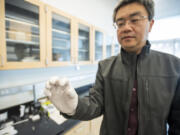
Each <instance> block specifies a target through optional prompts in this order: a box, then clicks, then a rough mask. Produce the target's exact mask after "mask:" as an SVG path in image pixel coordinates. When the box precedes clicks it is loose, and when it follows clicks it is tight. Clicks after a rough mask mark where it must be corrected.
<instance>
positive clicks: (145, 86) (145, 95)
mask: <svg viewBox="0 0 180 135" xmlns="http://www.w3.org/2000/svg"><path fill="white" fill-rule="evenodd" d="M136 59H137V55H136V54H130V53H127V52H125V51H124V50H123V49H121V53H120V54H119V55H118V56H113V57H111V58H108V59H106V60H103V61H100V62H99V66H98V71H97V76H96V81H95V85H94V87H93V88H91V89H90V93H89V96H88V97H84V98H79V99H78V107H77V109H76V114H75V115H74V116H67V115H64V116H65V117H67V118H73V119H79V120H91V119H93V118H96V117H98V116H100V115H103V121H102V125H101V129H100V135H127V128H128V127H127V126H128V119H129V118H128V116H129V107H130V100H131V95H132V94H131V93H132V88H133V84H134V77H135V69H136ZM137 83H138V94H137V95H138V135H166V134H167V128H166V124H167V123H169V135H180V59H178V58H177V57H175V56H172V55H169V54H165V53H162V52H157V51H153V50H150V43H149V42H148V41H147V45H146V46H144V47H143V49H142V51H141V54H140V55H139V57H138V59H137Z"/></svg>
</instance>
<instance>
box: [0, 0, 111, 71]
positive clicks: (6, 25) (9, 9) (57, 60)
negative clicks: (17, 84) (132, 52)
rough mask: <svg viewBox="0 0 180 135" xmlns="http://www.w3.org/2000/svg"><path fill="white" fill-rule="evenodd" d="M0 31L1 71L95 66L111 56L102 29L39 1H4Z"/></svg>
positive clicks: (1, 7) (2, 3)
mask: <svg viewBox="0 0 180 135" xmlns="http://www.w3.org/2000/svg"><path fill="white" fill-rule="evenodd" d="M0 30H1V33H0V70H8V69H24V68H42V67H50V66H67V65H73V64H94V63H97V62H98V61H99V60H102V59H104V58H106V57H108V56H110V54H111V52H110V50H111V47H110V46H109V41H107V42H108V43H107V44H108V46H107V48H106V47H105V36H104V32H103V30H102V29H100V28H97V27H95V26H93V25H91V24H88V23H87V22H85V21H83V20H81V19H78V18H76V17H73V16H71V15H69V14H67V13H65V12H63V11H61V10H59V9H56V8H54V7H51V6H50V5H47V4H45V3H43V2H41V1H39V0H14V1H12V0H0ZM106 50H107V51H106Z"/></svg>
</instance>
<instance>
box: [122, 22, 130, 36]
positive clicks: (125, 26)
mask: <svg viewBox="0 0 180 135" xmlns="http://www.w3.org/2000/svg"><path fill="white" fill-rule="evenodd" d="M130 31H132V26H131V24H130V23H129V21H126V22H125V24H124V26H123V28H122V32H125V33H127V32H130Z"/></svg>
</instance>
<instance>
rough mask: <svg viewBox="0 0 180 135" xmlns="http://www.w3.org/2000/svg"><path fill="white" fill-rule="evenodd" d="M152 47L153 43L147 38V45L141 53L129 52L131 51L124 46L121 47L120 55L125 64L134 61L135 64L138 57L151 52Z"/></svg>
mask: <svg viewBox="0 0 180 135" xmlns="http://www.w3.org/2000/svg"><path fill="white" fill-rule="evenodd" d="M150 47H151V44H150V42H149V41H148V40H147V41H146V45H145V46H144V47H143V48H142V51H141V53H140V54H139V55H137V54H135V53H129V52H127V51H125V50H124V49H123V48H121V53H120V56H121V59H122V62H123V63H124V64H133V63H134V64H135V63H136V60H137V57H142V56H145V55H148V54H149V51H150Z"/></svg>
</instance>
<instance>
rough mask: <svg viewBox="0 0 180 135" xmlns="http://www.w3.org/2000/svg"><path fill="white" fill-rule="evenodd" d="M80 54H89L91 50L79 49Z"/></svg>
mask: <svg viewBox="0 0 180 135" xmlns="http://www.w3.org/2000/svg"><path fill="white" fill-rule="evenodd" d="M78 51H79V52H89V50H85V49H78Z"/></svg>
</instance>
